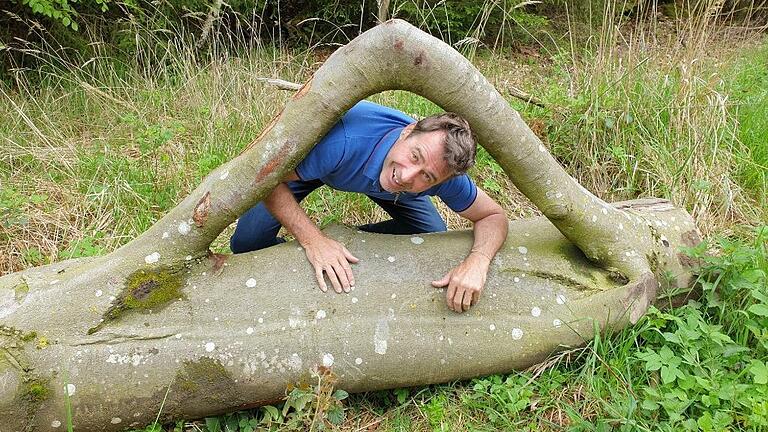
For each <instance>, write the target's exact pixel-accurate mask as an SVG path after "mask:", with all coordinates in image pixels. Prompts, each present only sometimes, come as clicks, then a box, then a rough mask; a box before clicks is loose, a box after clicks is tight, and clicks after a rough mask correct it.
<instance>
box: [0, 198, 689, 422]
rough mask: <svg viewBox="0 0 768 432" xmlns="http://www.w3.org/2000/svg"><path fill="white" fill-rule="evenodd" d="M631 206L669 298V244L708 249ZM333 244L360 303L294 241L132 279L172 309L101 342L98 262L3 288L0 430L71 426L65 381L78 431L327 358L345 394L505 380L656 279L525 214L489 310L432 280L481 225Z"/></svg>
mask: <svg viewBox="0 0 768 432" xmlns="http://www.w3.org/2000/svg"><path fill="white" fill-rule="evenodd" d="M630 211H631V212H632V213H634V214H637V215H643V216H645V217H648V216H650V215H651V214H653V216H652V218H651V219H649V220H653V221H654V224H655V223H656V222H658V224H659V226H658V227H657V232H658V234H659V239H658V240H657V241H658V243H659V250H660V251H662V252H666V253H660V254H659V255H658V256H657V257H656V258H654V259H655V260H656V262H657V265H658V266H659V270H662V269H663V270H664V271H666V272H669V274H671V275H673V278H672V279H671V280H670V281H668V282H669V284H668V285H665V286H664V288H665V290H662V292H663V293H665V294H670V295H673V294H677V295H684V294H685V293H686V291H685V290H683V291H674V290H676V288H675V287H677V286H678V285H679V284H680V283H682V282H685V283H687V278H689V277H690V273H689V270H688V269H687V268H686V264H687V261H686V260H685V259H684V258H682V256H679V255H678V254H677V252H676V250H677V248H678V247H679V246H681V245H692V244H694V243H696V242H697V232H696V229H695V227H694V225H693V221H692V220H691V219H690V217H689V216H688V215H687V214H686V213H685V212H684V211H682V210H679V209H674V208H672V206H671V205H669V204H668V203H665V202H660V201H645V202H635V203H634V206H633V208H632V210H630ZM330 235H332V236H333V237H335V238H338V239H341V240H342V241H343V242H344V243H345V244H346V245H347V247H348V248H349V249H350V251H352V253H354V254H355V255H356V256H358V257H359V258H361V262H360V264H358V265H356V266H355V275H356V279H357V285H356V287H355V290H354V291H352V292H351V293H350V294H334V293H322V292H321V291H320V290H319V289H317V287H316V283H315V281H314V274H313V272H312V270H311V268H310V266H308V265H307V264H306V259H305V257H304V252H303V251H302V250H301V249H300V248H299V247H297V244H296V243H289V244H285V245H281V246H277V247H273V248H269V249H265V250H261V251H257V252H254V253H249V254H243V255H235V256H230V257H229V258H228V259H226V261H224V260H223V258H220V257H216V256H214V257H212V258H207V259H193V260H190V261H188V262H187V265H185V266H183V267H180V268H178V269H175V270H173V271H167V272H164V273H161V275H156V276H154V278H153V277H152V276H150V275H151V271H150V270H148V273H147V275H145V276H136V277H135V279H134V280H133V284H134V286H133V287H132V290H133V292H134V295H136V296H138V297H141V296H142V295H144V294H146V292H147V291H148V289H149V285H152V284H155V283H156V284H160V285H162V286H158V287H154V290H155V291H154V292H162V293H163V296H164V297H165V300H167V301H166V302H165V303H161V302H153V301H152V300H151V299H150V297H151V295H152V294H149V295H147V296H145V297H143V299H140V300H139V303H140V302H141V301H143V302H144V304H137V305H136V307H134V308H130V309H125V310H123V311H121V312H120V315H119V316H116V317H115V318H116V319H115V321H114V322H113V323H111V324H110V326H109V327H108V328H104V329H102V330H101V331H98V332H95V333H92V334H91V335H88V334H87V333H88V331H89V329H91V328H93V327H94V325H95V323H97V322H98V321H99V319H101V312H100V311H102V310H104V309H105V308H109V307H110V305H114V304H116V303H119V302H120V299H119V298H110V295H111V294H110V292H105V291H104V290H103V286H102V285H100V284H93V283H83V282H84V281H82V280H80V279H79V278H78V275H79V274H80V273H82V272H83V270H84V269H86V268H89V267H91V266H94V265H96V264H97V262H98V261H99V260H98V259H95V260H94V259H80V260H70V261H66V262H62V263H57V264H52V265H49V266H45V267H41V268H37V269H31V270H28V271H25V272H22V273H16V274H12V275H8V276H4V277H2V278H0V299H2V305H3V308H2V310H3V313H4V316H3V317H2V319H3V322H4V325H3V348H2V352H3V354H4V360H2V365H3V366H2V369H0V422H1V423H0V424H2V425H3V431H24V430H35V431H38V430H40V431H42V430H61V428H62V427H63V426H62V425H64V424H65V413H66V407H65V397H64V392H65V391H67V390H66V389H67V388H68V391H69V393H70V395H71V396H70V400H71V403H72V417H73V423H74V426H75V428H76V429H77V430H88V431H102V430H103V431H108V430H122V429H124V428H126V427H133V426H139V425H145V424H149V423H151V422H152V421H154V419H155V417H156V416H157V414H158V410H159V407H160V406H161V404H162V402H163V400H164V398H166V392H167V399H166V401H165V404H164V408H163V412H162V414H161V416H160V418H161V419H163V420H172V419H179V418H197V417H202V416H206V415H211V414H213V413H218V412H224V411H231V410H236V409H242V408H245V407H251V406H256V405H260V404H264V403H267V402H274V401H276V400H279V399H281V398H282V397H284V395H285V392H286V388H287V387H288V386H289V385H292V384H297V383H300V382H302V381H303V382H306V381H307V379H308V377H309V371H310V370H311V369H312V368H313V367H316V366H318V365H324V366H326V367H330V368H331V369H332V370H333V371H334V373H335V374H336V375H337V376H338V378H339V382H338V386H339V387H340V388H343V389H346V390H347V391H350V392H359V391H367V390H377V389H386V388H395V387H403V386H414V385H423V384H430V383H438V382H446V381H451V380H456V379H462V378H469V377H474V376H479V375H486V374H493V373H502V372H509V371H511V370H513V369H520V368H525V367H528V366H530V365H532V364H535V363H537V362H540V361H542V360H543V359H545V358H546V357H547V356H548V355H550V354H552V353H553V352H555V351H557V350H559V349H562V348H564V347H573V346H581V345H583V344H584V343H585V341H587V340H590V339H591V338H592V337H593V336H594V331H595V324H598V325H599V327H600V328H601V329H615V328H620V327H623V326H624V325H626V324H627V323H628V322H629V316H628V313H627V310H628V309H629V310H631V308H628V307H629V306H630V304H631V303H632V302H634V301H636V298H635V297H636V294H637V293H636V291H638V290H640V289H643V287H642V286H641V284H642V283H654V284H655V283H657V282H656V281H655V280H653V281H644V282H641V283H640V284H638V283H634V284H633V283H629V284H627V281H626V280H625V279H623V277H622V276H621V275H618V274H616V273H612V272H609V271H606V270H602V269H600V268H598V267H595V266H594V265H593V264H592V263H590V262H589V261H588V260H587V259H586V257H585V256H584V255H583V254H582V253H581V251H580V250H579V249H578V248H576V247H575V246H574V245H573V244H572V243H570V242H569V241H568V240H566V239H565V238H564V237H563V236H562V234H560V233H559V232H558V231H557V230H556V229H555V228H554V227H553V226H552V225H551V224H550V223H549V222H548V221H547V220H546V219H545V218H538V219H536V220H530V221H516V222H513V223H510V231H509V237H508V239H507V242H506V244H505V246H504V247H503V249H502V250H501V251H500V252H499V254H498V255H497V257H496V258H495V259H494V262H493V266H492V270H491V273H490V275H489V278H488V283H487V287H486V289H485V291H484V294H483V297H482V299H481V301H480V303H479V304H478V305H477V306H475V307H473V308H472V309H471V310H470V311H469V312H466V313H464V314H455V313H453V312H450V311H448V310H447V308H446V306H445V303H444V302H445V293H444V291H443V290H436V289H434V288H432V287H430V285H429V281H430V280H433V279H435V278H437V277H438V276H440V275H442V274H443V273H445V271H446V270H448V269H450V268H451V267H453V266H454V265H455V263H456V262H457V261H459V260H461V259H462V257H463V256H465V254H466V253H467V251H468V250H469V248H470V247H471V245H472V236H471V233H470V232H466V231H464V232H450V233H445V234H427V235H420V236H389V235H378V234H369V233H362V232H355V231H354V230H350V229H346V228H340V227H336V228H333V229H331V232H330ZM106 277H107V284H108V285H109V284H113V285H115V286H119V285H120V283H121V278H120V277H110V276H108V275H107V276H106ZM667 288H668V289H669V290H673V291H674V292H672V291H669V290H667ZM662 297H663V296H662ZM662 301H669V300H668V299H667V300H662ZM9 312H10V313H9ZM65 380H66V383H65Z"/></svg>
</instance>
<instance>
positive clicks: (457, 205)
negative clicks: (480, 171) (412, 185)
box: [432, 174, 477, 213]
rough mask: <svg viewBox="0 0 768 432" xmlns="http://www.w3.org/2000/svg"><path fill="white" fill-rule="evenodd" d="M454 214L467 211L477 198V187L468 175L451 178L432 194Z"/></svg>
mask: <svg viewBox="0 0 768 432" xmlns="http://www.w3.org/2000/svg"><path fill="white" fill-rule="evenodd" d="M432 195H436V196H438V197H440V199H441V200H442V201H443V202H444V203H445V204H446V205H447V206H448V207H450V208H451V210H453V211H455V212H456V213H460V212H463V211H464V210H466V209H468V208H469V207H470V206H471V205H472V204H473V203H474V202H475V198H477V186H475V183H474V182H473V181H472V180H471V179H470V178H469V176H468V175H466V174H462V175H460V176H458V177H453V178H451V179H449V180H448V181H446V182H444V183H441V184H440V185H438V186H437V188H436V189H435V191H434V193H433V194H432Z"/></svg>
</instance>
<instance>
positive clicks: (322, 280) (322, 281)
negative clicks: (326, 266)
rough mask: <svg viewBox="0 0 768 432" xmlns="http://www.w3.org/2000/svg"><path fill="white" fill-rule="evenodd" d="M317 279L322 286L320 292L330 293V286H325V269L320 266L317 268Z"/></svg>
mask: <svg viewBox="0 0 768 432" xmlns="http://www.w3.org/2000/svg"><path fill="white" fill-rule="evenodd" d="M315 278H316V279H317V284H318V285H320V290H321V291H322V292H327V291H328V285H326V284H325V278H324V277H323V268H322V267H320V266H315Z"/></svg>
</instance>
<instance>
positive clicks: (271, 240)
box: [229, 231, 285, 254]
mask: <svg viewBox="0 0 768 432" xmlns="http://www.w3.org/2000/svg"><path fill="white" fill-rule="evenodd" d="M280 243H285V239H284V238H282V237H275V236H272V237H267V236H258V235H253V236H245V235H241V234H239V233H238V232H237V231H235V233H234V234H232V237H230V238H229V249H231V250H232V253H236V254H239V253H245V252H252V251H255V250H259V249H264V248H268V247H270V246H274V245H277V244H280Z"/></svg>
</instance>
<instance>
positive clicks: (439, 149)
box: [379, 113, 477, 193]
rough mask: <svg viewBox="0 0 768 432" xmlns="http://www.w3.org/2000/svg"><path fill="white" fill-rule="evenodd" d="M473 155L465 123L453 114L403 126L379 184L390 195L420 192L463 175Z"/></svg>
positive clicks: (383, 168)
mask: <svg viewBox="0 0 768 432" xmlns="http://www.w3.org/2000/svg"><path fill="white" fill-rule="evenodd" d="M476 152H477V145H476V144H475V140H474V137H473V136H472V131H471V130H470V128H469V123H467V121H466V120H464V119H463V118H461V117H460V116H458V115H457V114H454V113H443V114H438V115H434V116H430V117H427V118H425V119H422V120H420V121H418V122H417V123H414V124H410V125H408V126H406V128H405V129H404V130H403V132H402V134H401V135H400V138H399V139H398V140H397V142H395V144H394V145H393V146H392V148H391V149H390V150H389V153H388V154H387V157H386V159H385V160H384V166H383V167H382V170H381V174H380V175H379V182H380V183H381V186H382V188H384V189H385V190H387V191H389V192H414V193H418V192H423V191H425V190H427V189H429V188H430V187H432V186H434V185H436V184H439V183H442V182H444V181H445V180H447V179H449V178H451V177H453V176H456V175H460V174H463V173H465V172H466V171H467V170H468V169H470V168H471V167H472V166H473V165H474V164H475V154H476Z"/></svg>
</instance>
